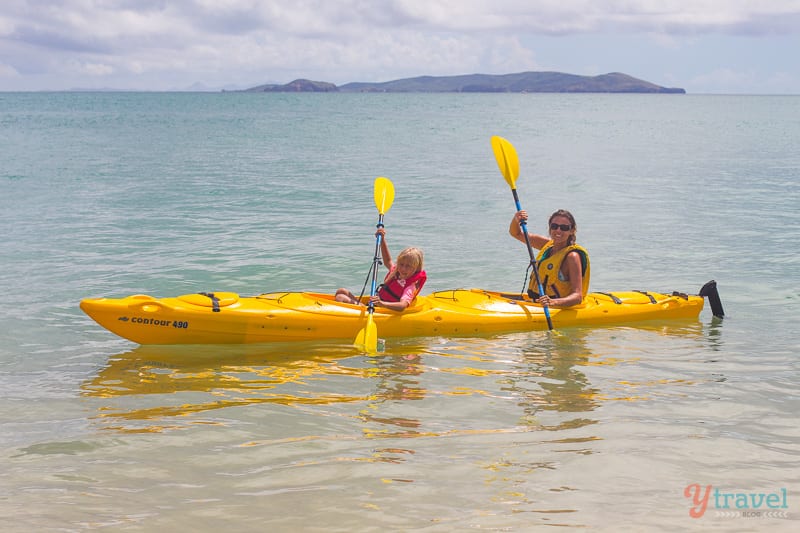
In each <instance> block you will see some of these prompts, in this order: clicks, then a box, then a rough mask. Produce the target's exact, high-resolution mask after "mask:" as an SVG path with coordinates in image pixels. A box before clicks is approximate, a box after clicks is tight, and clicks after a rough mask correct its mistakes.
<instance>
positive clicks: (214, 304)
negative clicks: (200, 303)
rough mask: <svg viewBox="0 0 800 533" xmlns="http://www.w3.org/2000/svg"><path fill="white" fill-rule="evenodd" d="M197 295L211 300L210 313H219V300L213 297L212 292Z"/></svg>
mask: <svg viewBox="0 0 800 533" xmlns="http://www.w3.org/2000/svg"><path fill="white" fill-rule="evenodd" d="M197 294H202V295H203V296H206V297H208V298H211V307H212V309H211V311H212V312H213V313H219V298H217V297H216V296H214V293H213V292H199V293H197Z"/></svg>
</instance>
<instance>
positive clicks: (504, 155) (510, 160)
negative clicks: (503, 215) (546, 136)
mask: <svg viewBox="0 0 800 533" xmlns="http://www.w3.org/2000/svg"><path fill="white" fill-rule="evenodd" d="M492 150H494V158H495V159H496V160H497V166H498V167H500V172H501V173H502V174H503V177H504V178H505V180H506V183H508V186H509V187H511V192H512V193H513V195H514V202H515V203H516V204H517V211H519V210H521V209H522V207H520V205H519V196H518V195H517V185H516V183H517V178H518V177H519V158H518V157H517V150H516V149H515V148H514V145H513V144H511V143H510V142H508V141H507V140H505V139H504V138H502V137H498V136H497V135H495V136H493V137H492ZM520 225H521V226H522V233H523V234H524V235H525V244H527V245H528V255H529V256H530V258H531V266H533V274H534V276H535V277H536V285H537V286H538V287H537V288H538V289H539V294H544V290H543V289H542V282H541V281H540V280H539V269H537V268H536V258H535V257H534V255H533V248H531V241H530V240H528V225H527V224H526V223H525V221H524V220H523V221H522V224H520ZM542 307H543V308H544V316H545V318H547V328H548V329H550V330H552V329H553V321H552V320H551V319H550V309H549V308H548V307H547V306H546V305H545V306H542Z"/></svg>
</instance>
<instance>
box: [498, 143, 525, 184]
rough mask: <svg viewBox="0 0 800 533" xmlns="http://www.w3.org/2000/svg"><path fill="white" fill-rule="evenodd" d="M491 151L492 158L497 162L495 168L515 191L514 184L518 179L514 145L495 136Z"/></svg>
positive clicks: (517, 164)
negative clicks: (496, 167) (492, 151)
mask: <svg viewBox="0 0 800 533" xmlns="http://www.w3.org/2000/svg"><path fill="white" fill-rule="evenodd" d="M492 150H494V158H495V159H496V160H497V166H498V167H499V168H500V172H501V173H502V174H503V177H504V178H505V180H506V183H508V185H509V186H510V187H511V188H512V189H516V188H517V186H516V182H517V178H518V177H519V158H518V157H517V150H516V149H515V148H514V145H513V144H511V143H510V142H508V141H507V140H505V139H504V138H502V137H498V136H497V135H495V136H493V137H492Z"/></svg>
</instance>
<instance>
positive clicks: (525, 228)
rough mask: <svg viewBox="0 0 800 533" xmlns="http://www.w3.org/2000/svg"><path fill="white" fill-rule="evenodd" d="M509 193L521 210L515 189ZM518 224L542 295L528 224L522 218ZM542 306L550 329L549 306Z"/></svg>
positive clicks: (551, 327)
mask: <svg viewBox="0 0 800 533" xmlns="http://www.w3.org/2000/svg"><path fill="white" fill-rule="evenodd" d="M511 193H512V194H513V195H514V203H515V204H516V205H517V211H518V212H519V211H522V206H521V205H520V204H519V195H518V194H517V189H511ZM519 225H520V226H522V234H523V235H525V244H526V245H527V247H528V255H529V256H530V258H531V265H532V266H533V276H534V278H535V279H536V288H537V289H539V296H544V288H543V287H542V281H541V280H540V279H539V269H538V268H536V259H535V257H534V255H533V248H531V241H530V239H528V224H527V223H526V222H525V221H524V220H523V221H522V222H520V224H519ZM542 308H543V309H544V316H545V318H546V319H547V326H548V327H549V328H550V329H553V321H552V319H551V318H550V308H549V307H548V306H546V305H543V306H542Z"/></svg>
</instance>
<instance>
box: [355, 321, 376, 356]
mask: <svg viewBox="0 0 800 533" xmlns="http://www.w3.org/2000/svg"><path fill="white" fill-rule="evenodd" d="M353 346H355V347H356V348H362V349H363V350H364V351H365V352H367V353H378V326H376V325H375V322H374V321H373V319H372V313H370V315H369V317H368V318H367V325H366V326H364V328H362V329H361V330H360V331H359V332H358V334H357V335H356V340H355V341H354V342H353Z"/></svg>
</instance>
